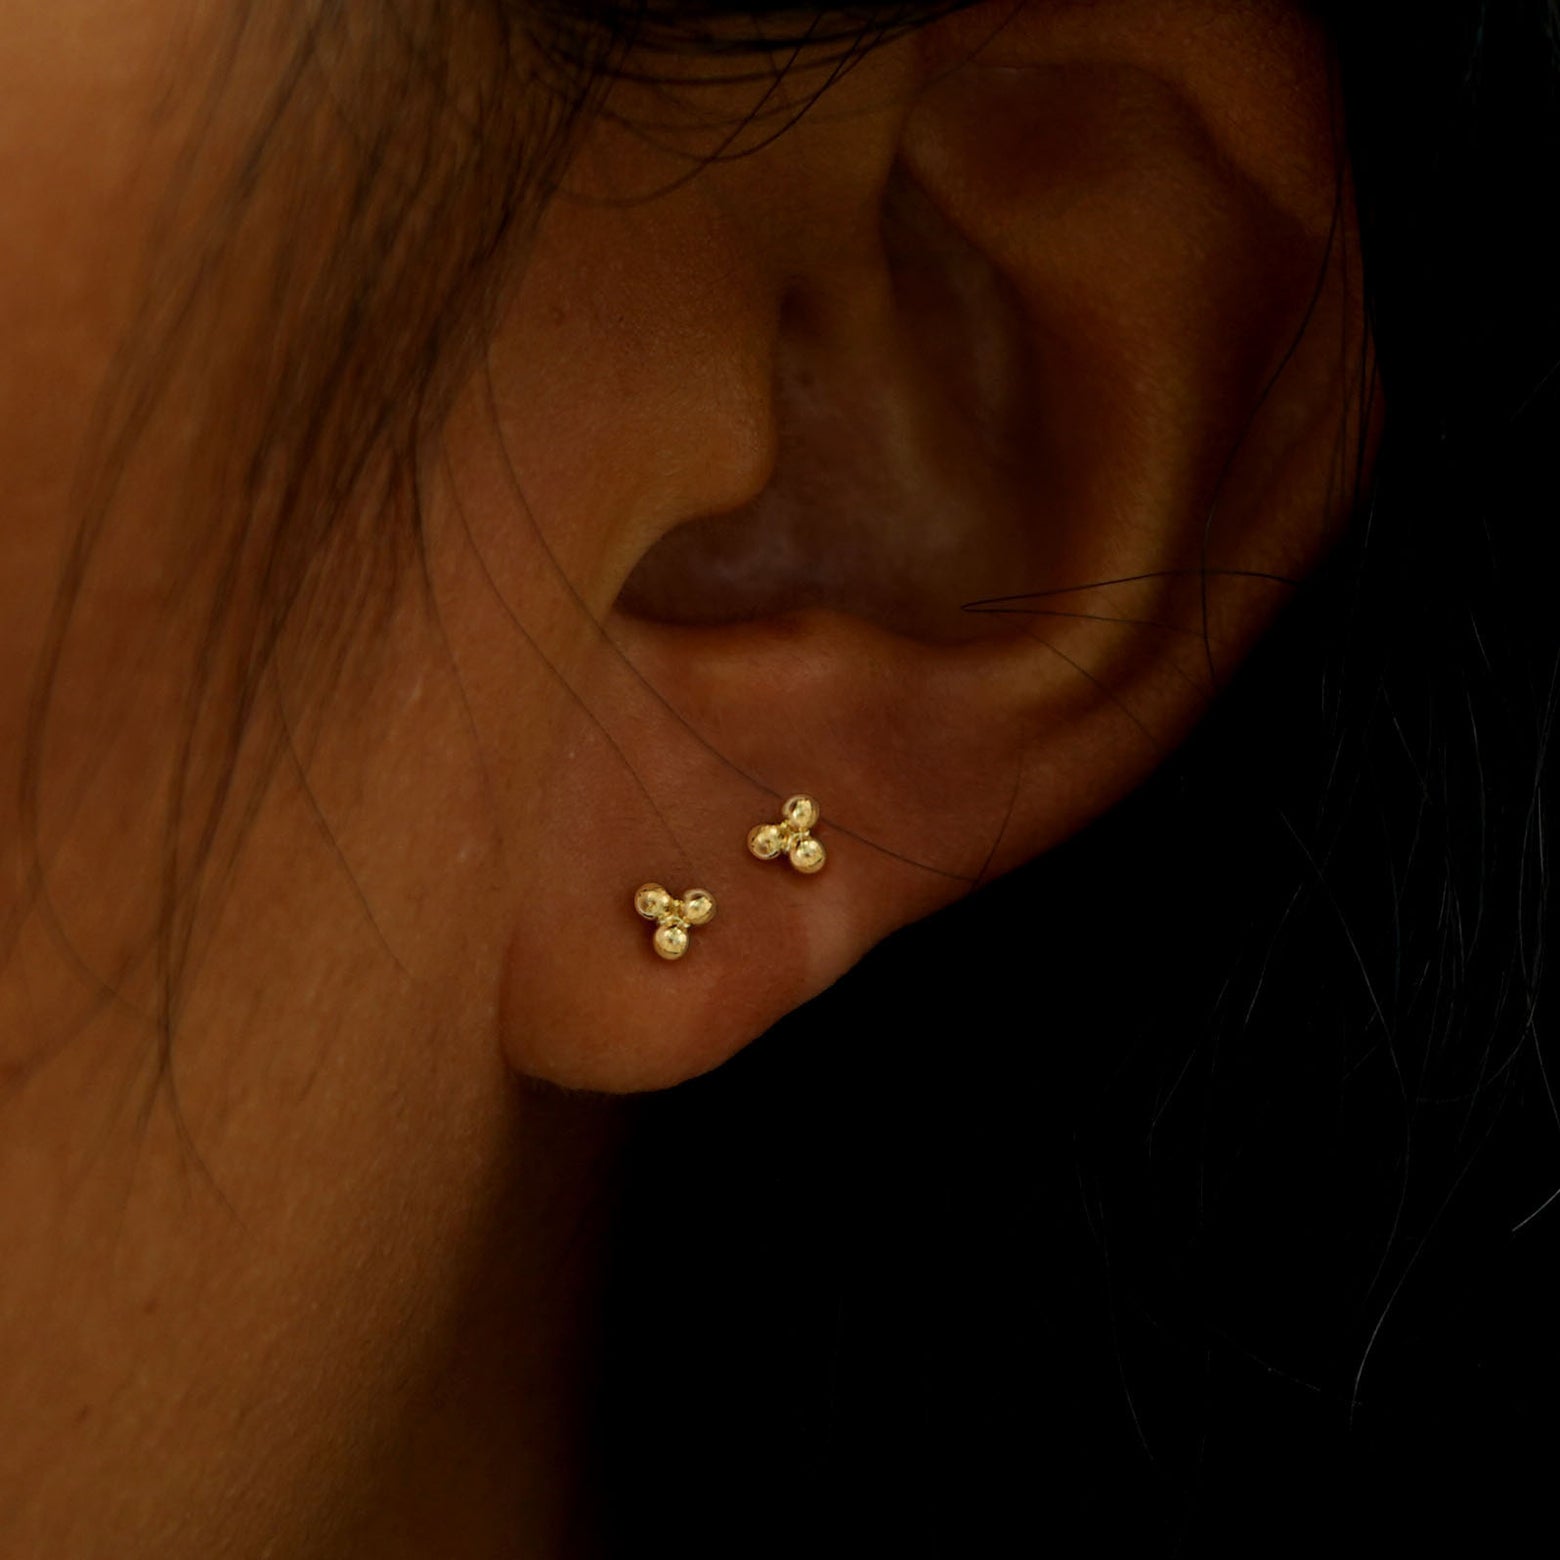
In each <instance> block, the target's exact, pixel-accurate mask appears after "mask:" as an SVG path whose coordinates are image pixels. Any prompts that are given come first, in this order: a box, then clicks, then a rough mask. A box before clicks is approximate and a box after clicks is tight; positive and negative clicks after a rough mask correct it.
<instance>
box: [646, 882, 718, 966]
mask: <svg viewBox="0 0 1560 1560" xmlns="http://www.w3.org/2000/svg"><path fill="white" fill-rule="evenodd" d="M634 908H635V909H636V910H637V911H638V912H639V913H640V915H642V916H643V917H644V918H645V919H646V920H647V921H654V922H655V923H656V928H655V935H654V936H653V937H652V938H651V939H650V940H651V942H652V943H654V945H655V951H656V952H657V953H658V954H660V955H661V957H662V958H663V959H680V958H682V956H683V955H684V954H685V953H686V952H687V951H688V932H689V930H690V928H692V927H695V926H703V925H705V924H706V923H707V922H709V921H713V920H714V919H715V900H714V898H713V897H712V896H711V895H710V894H707V893H706V892H705V891H704V890H703V889H702V888H689V889H684V890H683V896H682V898H681V899H674V898H673V897H672V896H671V895H670V894H669V893H667V891H666V890H665V889H664V888H662V887H661V885H660V884H659V883H644V884H641V885H640V887H639V888H637V889H636V890H635V891H634Z"/></svg>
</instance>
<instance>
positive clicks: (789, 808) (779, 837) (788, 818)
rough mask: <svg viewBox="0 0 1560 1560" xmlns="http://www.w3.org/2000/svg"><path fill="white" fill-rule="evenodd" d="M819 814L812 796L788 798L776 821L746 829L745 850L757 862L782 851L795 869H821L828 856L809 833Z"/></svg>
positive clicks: (807, 870)
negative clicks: (754, 857) (753, 856)
mask: <svg viewBox="0 0 1560 1560" xmlns="http://www.w3.org/2000/svg"><path fill="white" fill-rule="evenodd" d="M819 816H820V815H819V812H818V804H817V803H816V802H815V801H814V800H813V799H812V797H810V796H792V797H788V798H787V799H786V804H785V806H784V807H782V808H781V809H780V821H779V823H761V824H759V826H758V827H757V828H756V829H750V830H749V831H748V849H749V850H750V851H752V852H753V854H754V855H755V856H757V857H758V859H759V860H760V861H773V860H774V859H775V857H776V856H779V855H781V854H784V855H786V856H789V857H790V858H791V865H792V866H793V867H795V868H796V870H797V871H798V872H807V873H813V872H820V871H822V870H823V864H824V862H825V861H827V860H828V859H829V855H828V852H827V851H826V850H824V848H823V846H822V845H821V844H820V843H819V842H818V841H817V840H815V839H814V838H813V837H812V834H811V832H810V831H811V829H812V827H813V825H814V824H816V823H817V821H818V818H819Z"/></svg>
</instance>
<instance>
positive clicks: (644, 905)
mask: <svg viewBox="0 0 1560 1560" xmlns="http://www.w3.org/2000/svg"><path fill="white" fill-rule="evenodd" d="M634 908H635V909H636V910H637V911H638V912H639V913H640V914H641V915H642V916H643V917H644V918H645V919H646V920H647V921H659V920H660V919H661V917H662V916H663V915H665V914H666V912H667V911H668V910H670V909H671V908H672V896H671V895H670V894H669V893H667V891H666V890H665V889H664V888H662V887H661V885H660V884H659V883H645V884H643V885H641V886H640V887H639V888H638V889H636V890H635V892H634Z"/></svg>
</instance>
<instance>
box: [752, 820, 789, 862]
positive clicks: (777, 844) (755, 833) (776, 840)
mask: <svg viewBox="0 0 1560 1560" xmlns="http://www.w3.org/2000/svg"><path fill="white" fill-rule="evenodd" d="M748 849H749V850H750V851H752V852H753V854H754V855H755V856H757V857H758V859H759V860H760V861H773V860H774V859H775V857H776V856H778V855H779V854H780V852H781V851H782V850H784V849H785V836H784V834H782V833H781V830H780V825H779V824H778V823H761V824H759V826H758V827H757V828H756V829H749V830H748Z"/></svg>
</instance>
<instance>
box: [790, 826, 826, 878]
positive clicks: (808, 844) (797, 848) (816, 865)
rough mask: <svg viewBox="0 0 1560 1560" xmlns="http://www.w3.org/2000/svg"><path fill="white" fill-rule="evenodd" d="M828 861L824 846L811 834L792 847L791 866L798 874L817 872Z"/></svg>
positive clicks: (797, 841) (794, 843)
mask: <svg viewBox="0 0 1560 1560" xmlns="http://www.w3.org/2000/svg"><path fill="white" fill-rule="evenodd" d="M827 859H828V857H827V854H826V853H825V851H824V848H823V846H822V845H820V844H819V843H818V841H817V840H815V839H814V838H813V837H812V835H810V834H809V835H807V836H806V837H805V838H804V839H799V840H796V841H794V842H793V843H792V845H791V865H792V866H793V867H795V868H796V870H797V871H798V872H817V871H819V870H820V869H821V868H822V866H823V864H824V862H825V861H826V860H827Z"/></svg>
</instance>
